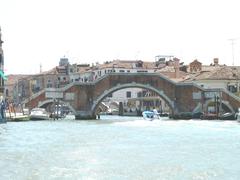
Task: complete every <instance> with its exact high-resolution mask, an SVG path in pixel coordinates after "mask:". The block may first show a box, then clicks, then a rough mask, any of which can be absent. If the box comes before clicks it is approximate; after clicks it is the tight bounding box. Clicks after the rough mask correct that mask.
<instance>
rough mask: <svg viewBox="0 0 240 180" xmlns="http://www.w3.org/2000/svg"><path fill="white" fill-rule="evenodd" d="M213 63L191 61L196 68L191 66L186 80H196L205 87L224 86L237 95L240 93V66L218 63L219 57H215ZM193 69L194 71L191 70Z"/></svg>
mask: <svg viewBox="0 0 240 180" xmlns="http://www.w3.org/2000/svg"><path fill="white" fill-rule="evenodd" d="M213 62H214V63H213V64H211V65H209V66H203V65H202V64H201V63H199V62H197V61H196V60H195V61H193V62H192V63H190V66H191V65H193V64H194V65H198V66H193V67H196V68H193V67H192V68H191V67H190V68H189V69H190V72H189V74H188V76H187V77H186V79H185V80H184V81H185V82H195V83H197V84H198V85H199V86H202V87H204V88H223V89H225V90H228V91H230V92H232V93H234V94H235V95H238V96H239V95H240V67H239V66H226V65H220V64H219V63H218V58H214V59H213ZM191 70H193V71H191Z"/></svg>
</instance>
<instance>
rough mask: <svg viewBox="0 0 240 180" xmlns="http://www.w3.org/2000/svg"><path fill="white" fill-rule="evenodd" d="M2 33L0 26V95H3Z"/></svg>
mask: <svg viewBox="0 0 240 180" xmlns="http://www.w3.org/2000/svg"><path fill="white" fill-rule="evenodd" d="M2 44H3V41H2V33H1V27H0V73H1V76H0V96H3V95H4V77H3V76H4V55H3V49H2Z"/></svg>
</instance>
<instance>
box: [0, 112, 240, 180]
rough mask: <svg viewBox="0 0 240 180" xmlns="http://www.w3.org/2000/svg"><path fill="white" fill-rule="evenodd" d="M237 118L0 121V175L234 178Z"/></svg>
mask: <svg viewBox="0 0 240 180" xmlns="http://www.w3.org/2000/svg"><path fill="white" fill-rule="evenodd" d="M239 168H240V123H237V122H233V121H201V120H188V121H185V120H179V121H174V120H168V119H165V120H154V121H146V120H143V119H142V118H141V117H119V116H102V117H101V120H96V121H95V120H94V121H76V120H73V119H71V118H69V119H65V120H58V121H53V120H49V121H29V122H8V123H7V124H0V179H3V180H8V179H10V180H15V179H16V180H18V179H19V180H42V179H44V180H45V179H69V180H70V179H71V180H72V179H87V180H95V179H97V180H115V179H116V180H123V179H127V180H128V179H129V180H133V179H140V180H145V179H146V180H153V179H154V180H155V179H160V180H212V179H213V180H221V179H226V180H238V179H240V169H239Z"/></svg>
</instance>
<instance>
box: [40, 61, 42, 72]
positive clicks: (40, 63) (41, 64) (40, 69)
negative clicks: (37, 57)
mask: <svg viewBox="0 0 240 180" xmlns="http://www.w3.org/2000/svg"><path fill="white" fill-rule="evenodd" d="M40 73H42V63H40Z"/></svg>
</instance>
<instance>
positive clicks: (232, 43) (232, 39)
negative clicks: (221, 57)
mask: <svg viewBox="0 0 240 180" xmlns="http://www.w3.org/2000/svg"><path fill="white" fill-rule="evenodd" d="M238 39H240V38H239V37H238V38H231V39H228V40H229V41H231V45H232V65H233V66H234V44H235V41H236V40H238Z"/></svg>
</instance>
